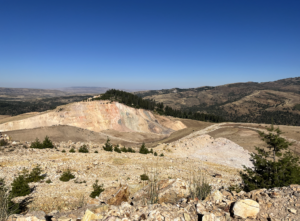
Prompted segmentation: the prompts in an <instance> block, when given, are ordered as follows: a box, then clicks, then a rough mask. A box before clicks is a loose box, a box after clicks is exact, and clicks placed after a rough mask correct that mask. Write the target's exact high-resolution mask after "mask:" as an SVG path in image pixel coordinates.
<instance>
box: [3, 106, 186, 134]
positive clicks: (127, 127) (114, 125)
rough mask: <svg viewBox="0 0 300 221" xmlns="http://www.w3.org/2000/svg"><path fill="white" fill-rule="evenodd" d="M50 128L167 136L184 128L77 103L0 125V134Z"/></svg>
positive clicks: (139, 113) (131, 111)
mask: <svg viewBox="0 0 300 221" xmlns="http://www.w3.org/2000/svg"><path fill="white" fill-rule="evenodd" d="M53 125H69V126H75V127H80V128H84V129H88V130H91V131H95V132H101V131H103V130H107V129H114V130H116V131H122V132H132V131H134V132H146V133H156V134H166V135H167V134H170V133H172V132H173V131H175V130H180V129H183V128H185V127H186V126H185V125H184V124H183V123H182V122H181V121H175V120H174V121H172V120H170V118H167V117H162V116H159V117H157V118H156V117H155V116H154V115H153V114H152V113H151V111H147V110H143V109H135V108H131V107H128V106H126V105H123V104H120V103H118V102H112V103H110V102H109V101H93V102H78V103H72V104H69V105H65V106H60V107H57V108H56V109H55V111H48V112H44V113H41V114H40V115H37V116H33V117H30V118H27V119H24V120H19V121H13V122H8V123H4V124H1V125H0V132H1V131H12V130H21V129H33V128H38V127H47V126H53Z"/></svg>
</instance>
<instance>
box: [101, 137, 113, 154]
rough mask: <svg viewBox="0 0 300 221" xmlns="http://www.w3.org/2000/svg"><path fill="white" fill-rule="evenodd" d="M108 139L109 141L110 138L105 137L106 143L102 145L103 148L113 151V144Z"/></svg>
mask: <svg viewBox="0 0 300 221" xmlns="http://www.w3.org/2000/svg"><path fill="white" fill-rule="evenodd" d="M109 141H110V139H109V138H107V140H106V143H105V144H104V146H103V150H105V151H110V152H112V151H113V145H112V144H111V143H110V142H109Z"/></svg>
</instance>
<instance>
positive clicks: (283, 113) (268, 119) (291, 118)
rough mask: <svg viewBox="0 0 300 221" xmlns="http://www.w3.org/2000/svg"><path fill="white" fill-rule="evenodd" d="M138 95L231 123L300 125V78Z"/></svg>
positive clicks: (137, 93)
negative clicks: (215, 116)
mask: <svg viewBox="0 0 300 221" xmlns="http://www.w3.org/2000/svg"><path fill="white" fill-rule="evenodd" d="M135 94H136V95H138V96H140V97H143V98H146V99H154V100H155V101H157V102H163V103H164V104H165V105H168V106H170V107H172V108H175V109H180V110H183V111H187V112H189V111H191V112H204V113H209V114H215V115H219V116H222V117H223V118H225V119H226V120H228V121H235V122H255V123H272V122H274V123H275V124H287V125H300V96H299V95H300V77H297V78H286V79H282V80H278V81H273V82H263V83H257V82H245V83H234V84H226V85H221V86H216V87H211V86H205V87H198V88H189V89H180V88H172V89H165V90H151V91H140V92H135Z"/></svg>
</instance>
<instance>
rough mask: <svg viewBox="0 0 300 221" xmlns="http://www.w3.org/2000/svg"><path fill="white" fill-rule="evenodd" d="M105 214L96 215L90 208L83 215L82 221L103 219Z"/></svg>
mask: <svg viewBox="0 0 300 221" xmlns="http://www.w3.org/2000/svg"><path fill="white" fill-rule="evenodd" d="M102 218H103V216H102V215H96V214H95V213H93V212H92V211H90V210H88V209H87V210H86V211H85V214H84V216H83V217H82V219H81V221H91V220H94V219H102Z"/></svg>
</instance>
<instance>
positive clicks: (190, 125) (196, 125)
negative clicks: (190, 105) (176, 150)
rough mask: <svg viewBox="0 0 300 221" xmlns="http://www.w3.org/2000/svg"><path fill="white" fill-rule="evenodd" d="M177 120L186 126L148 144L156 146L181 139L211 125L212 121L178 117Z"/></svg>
mask: <svg viewBox="0 0 300 221" xmlns="http://www.w3.org/2000/svg"><path fill="white" fill-rule="evenodd" d="M178 120H180V121H181V122H182V123H184V124H185V126H186V127H187V128H185V129H182V130H178V131H175V132H173V133H172V134H171V135H170V136H169V137H167V138H165V139H162V140H160V141H156V142H153V143H151V144H150V145H151V146H156V145H157V144H159V143H171V142H174V141H176V140H179V139H181V138H182V137H185V136H187V135H189V134H190V133H193V132H195V131H198V130H202V129H204V128H206V127H208V126H210V125H213V123H210V122H203V121H197V120H189V119H178Z"/></svg>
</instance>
